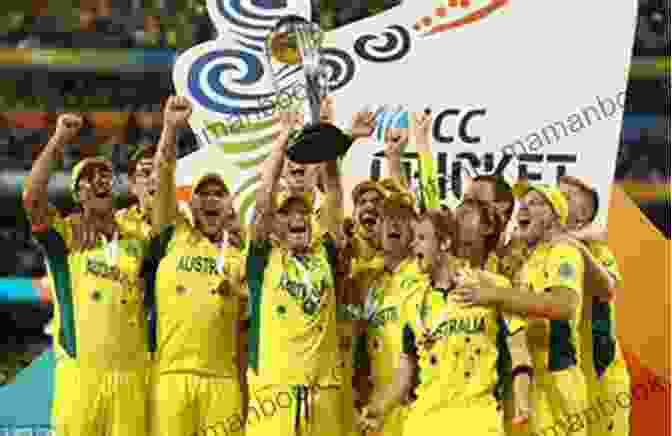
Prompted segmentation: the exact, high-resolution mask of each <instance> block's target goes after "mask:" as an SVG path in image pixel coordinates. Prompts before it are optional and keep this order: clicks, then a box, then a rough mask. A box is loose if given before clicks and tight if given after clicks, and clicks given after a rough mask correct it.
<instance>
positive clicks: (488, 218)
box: [458, 198, 506, 253]
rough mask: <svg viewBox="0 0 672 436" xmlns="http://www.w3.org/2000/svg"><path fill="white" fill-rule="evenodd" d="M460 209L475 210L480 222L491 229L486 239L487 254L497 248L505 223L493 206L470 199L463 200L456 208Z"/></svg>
mask: <svg viewBox="0 0 672 436" xmlns="http://www.w3.org/2000/svg"><path fill="white" fill-rule="evenodd" d="M460 207H469V208H473V209H475V210H476V211H477V212H478V213H479V215H480V217H481V222H483V223H485V224H486V225H488V226H490V227H492V229H493V232H492V234H491V235H489V236H488V237H487V239H486V243H485V247H486V249H487V251H488V253H489V252H491V251H493V250H495V249H496V248H497V244H498V243H499V237H500V235H501V229H502V228H503V227H504V226H505V225H506V223H502V220H501V218H500V216H499V214H498V213H497V211H496V210H495V208H494V206H492V205H491V204H488V203H486V202H484V201H480V200H476V199H473V198H470V199H466V200H464V201H463V202H462V203H461V204H460V205H459V206H458V208H460Z"/></svg>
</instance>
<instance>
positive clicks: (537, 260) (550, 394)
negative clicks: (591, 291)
mask: <svg viewBox="0 0 672 436" xmlns="http://www.w3.org/2000/svg"><path fill="white" fill-rule="evenodd" d="M514 193H515V194H516V196H517V197H518V198H519V199H520V208H519V213H518V217H517V218H518V228H519V230H518V232H519V235H520V237H521V238H522V239H524V240H525V241H527V243H528V244H529V246H530V247H531V248H532V253H531V255H530V257H529V258H528V260H527V261H526V263H525V264H524V265H523V267H522V268H521V270H520V272H519V273H518V275H517V277H516V279H515V280H514V283H513V284H514V288H513V289H509V290H506V289H499V288H496V287H480V288H473V289H472V288H468V287H467V288H464V289H459V290H457V291H456V294H457V296H458V299H459V300H460V301H461V302H463V303H466V304H475V305H479V306H489V305H498V306H499V307H500V309H501V310H504V311H507V312H511V313H515V314H518V315H520V316H524V317H527V319H528V325H527V327H526V328H525V329H524V331H523V332H524V334H525V335H526V339H527V345H528V349H529V351H530V354H531V357H532V365H531V368H530V367H517V368H514V371H513V373H514V383H516V382H522V383H524V381H519V380H518V377H524V379H522V380H526V379H528V378H531V386H532V388H531V404H532V417H531V420H530V423H531V430H532V432H537V433H538V434H540V433H542V432H545V431H548V429H550V428H553V427H555V426H557V425H560V424H559V423H562V424H563V425H569V424H568V423H567V422H566V420H567V419H568V417H570V416H572V415H573V414H580V413H582V412H583V411H584V410H586V408H587V407H588V400H587V386H586V380H585V377H584V375H583V372H582V371H581V369H580V368H581V366H580V361H579V360H580V357H581V349H580V345H581V342H580V340H579V338H580V336H579V330H578V327H579V323H580V321H581V319H582V313H583V295H584V294H583V293H584V280H583V277H584V269H585V262H584V259H583V255H582V253H581V251H580V250H579V249H578V248H577V247H575V246H574V244H571V243H568V242H553V239H554V238H555V237H557V236H558V235H560V234H562V232H563V231H564V227H565V225H566V223H567V215H568V204H567V199H566V198H565V196H564V194H562V192H560V190H559V189H558V188H557V187H555V186H550V185H543V184H535V185H532V184H527V183H521V184H518V185H516V187H515V188H514ZM523 332H521V333H518V334H523ZM573 430H576V431H574V433H575V434H577V435H584V434H587V433H586V429H585V427H582V428H576V427H573Z"/></svg>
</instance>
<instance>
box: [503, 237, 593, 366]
mask: <svg viewBox="0 0 672 436" xmlns="http://www.w3.org/2000/svg"><path fill="white" fill-rule="evenodd" d="M583 274H584V260H583V256H582V254H581V252H580V251H579V250H578V249H577V248H576V247H574V246H572V245H570V244H567V243H558V244H549V243H542V244H540V245H538V246H537V247H535V249H534V250H533V252H532V254H531V255H530V257H529V258H528V260H527V262H525V264H524V265H523V267H522V268H521V270H520V271H519V273H518V276H517V280H514V282H515V283H518V284H519V286H526V287H527V288H528V289H529V290H531V291H533V292H537V293H542V292H546V291H548V290H549V289H551V288H553V287H564V288H568V289H571V290H573V291H575V292H576V294H577V296H578V297H579V304H578V305H577V308H576V313H575V315H574V317H573V319H571V320H547V319H530V320H529V321H528V323H527V331H526V333H527V342H528V348H529V350H530V354H531V357H532V361H533V365H534V371H535V374H536V375H537V377H539V376H541V375H543V374H548V373H549V372H554V371H559V370H563V369H567V368H572V367H575V366H577V363H578V358H579V353H578V351H579V350H578V349H577V348H578V347H579V345H580V341H579V331H578V325H579V323H580V320H581V316H582V312H583Z"/></svg>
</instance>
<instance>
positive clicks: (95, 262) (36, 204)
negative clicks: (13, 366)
mask: <svg viewBox="0 0 672 436" xmlns="http://www.w3.org/2000/svg"><path fill="white" fill-rule="evenodd" d="M81 125H82V119H81V118H80V117H78V116H75V115H70V114H66V115H62V116H60V117H59V119H58V123H57V127H56V131H55V133H54V136H53V137H52V138H51V139H50V141H49V143H48V144H47V146H46V147H45V149H44V150H43V152H42V154H41V155H40V157H39V158H38V159H37V161H36V162H35V163H34V165H33V168H32V170H31V174H30V179H29V182H28V183H27V186H26V187H25V191H24V204H25V207H26V210H27V212H28V215H29V217H30V220H31V224H32V230H33V235H34V236H35V238H36V239H37V240H38V242H39V243H40V244H41V246H42V247H43V248H44V251H45V254H46V258H47V262H48V265H49V275H50V277H51V281H52V290H53V291H52V293H53V301H54V303H55V312H56V313H55V320H54V333H55V334H54V342H55V345H54V349H55V352H56V354H57V356H58V360H57V364H56V370H55V371H56V387H55V398H54V406H53V421H52V422H53V425H54V427H55V429H56V432H57V433H58V434H62V435H73V436H77V435H81V436H89V435H97V434H110V435H129V436H133V435H137V436H146V435H147V434H148V431H147V416H146V386H147V385H146V382H147V372H146V370H147V367H148V359H147V357H148V353H147V351H148V348H147V329H146V327H147V323H146V316H145V310H144V307H143V304H142V303H143V298H142V297H143V287H142V285H141V280H140V278H139V274H140V269H141V265H142V259H143V257H144V256H145V254H146V252H147V240H146V239H145V235H143V234H142V232H137V231H135V230H136V229H134V228H133V227H130V228H129V227H128V226H126V225H124V222H123V221H120V220H118V219H115V215H114V191H113V185H114V183H113V182H114V175H113V174H114V173H113V168H112V164H111V163H110V162H109V161H107V160H105V159H101V158H88V159H85V160H83V161H81V162H80V163H78V164H77V165H76V166H75V168H74V170H73V173H72V181H73V183H72V187H73V196H74V197H75V200H76V201H77V202H78V203H79V204H80V205H81V207H82V211H83V212H82V213H81V215H76V216H70V217H67V218H65V219H63V218H61V217H59V216H58V215H56V214H53V213H50V212H49V206H48V202H47V201H48V199H47V185H48V182H49V177H50V173H51V167H52V164H53V161H55V160H56V159H57V156H58V155H59V154H60V153H61V151H62V148H63V146H64V145H65V144H67V143H69V142H70V141H71V140H72V139H74V138H75V136H76V134H77V132H78V131H79V129H80V127H81ZM78 221H79V222H84V223H86V225H87V226H89V228H91V229H93V233H94V234H96V235H100V238H99V239H97V240H96V241H95V244H93V247H92V248H86V247H83V246H82V244H79V245H80V247H79V248H80V249H75V248H76V247H75V246H76V245H77V242H78V241H76V232H75V227H76V226H77V225H78V223H77V222H78ZM79 242H81V241H79Z"/></svg>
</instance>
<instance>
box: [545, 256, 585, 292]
mask: <svg viewBox="0 0 672 436" xmlns="http://www.w3.org/2000/svg"><path fill="white" fill-rule="evenodd" d="M584 269H585V264H584V260H583V255H582V254H581V252H580V251H579V250H578V248H576V247H574V246H572V245H570V244H558V245H555V246H554V247H552V248H551V250H550V252H549V255H548V258H547V261H546V265H545V266H544V274H545V277H546V285H545V286H544V289H550V288H554V287H563V288H567V289H573V290H574V291H576V292H577V293H578V294H579V295H582V294H583V273H584Z"/></svg>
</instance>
